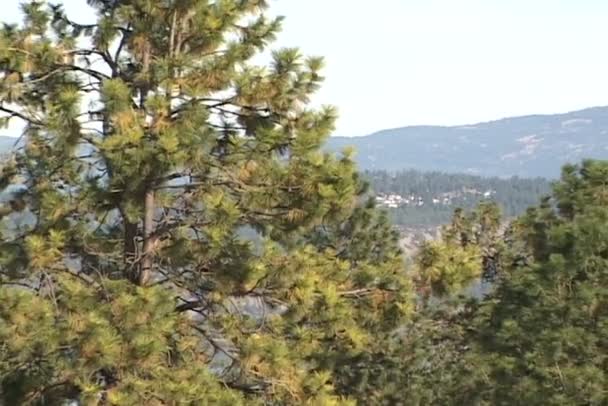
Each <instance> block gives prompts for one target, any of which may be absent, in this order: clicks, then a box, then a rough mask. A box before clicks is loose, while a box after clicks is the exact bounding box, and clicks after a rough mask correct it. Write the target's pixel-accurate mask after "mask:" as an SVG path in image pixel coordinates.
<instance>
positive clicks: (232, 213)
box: [0, 0, 410, 405]
mask: <svg viewBox="0 0 608 406" xmlns="http://www.w3.org/2000/svg"><path fill="white" fill-rule="evenodd" d="M87 3H88V6H90V7H91V9H92V12H93V13H94V15H95V20H94V21H93V22H86V23H81V22H78V21H77V20H76V19H74V18H72V16H68V15H67V14H66V13H65V11H64V9H63V8H62V6H61V5H60V4H57V5H54V4H46V3H43V2H41V1H29V2H26V3H25V4H24V5H23V13H24V19H23V23H22V24H19V25H4V26H3V27H2V29H1V30H0V113H1V115H2V123H3V124H5V125H6V124H13V123H18V124H20V125H21V126H22V128H23V135H22V139H21V143H20V146H21V147H20V148H19V149H18V150H17V151H16V152H15V154H14V155H13V156H12V157H11V158H10V159H9V160H7V161H6V162H4V163H3V164H2V168H1V175H0V188H2V190H3V191H5V192H6V191H10V193H11V198H10V199H9V200H8V201H7V202H6V204H4V205H3V206H2V209H1V210H0V215H1V217H2V228H1V229H0V230H1V233H0V283H1V286H0V300H1V303H2V306H1V307H0V342H1V343H2V344H0V383H1V386H0V388H1V389H0V399H3V400H4V401H5V402H6V403H8V404H59V403H61V402H63V401H66V400H70V399H72V400H79V401H80V402H81V403H83V404H116V405H131V404H149V405H153V404H227V405H233V404H239V403H247V404H255V403H265V404H303V403H307V402H308V403H310V404H336V403H340V402H342V401H343V402H349V399H348V390H347V388H345V387H344V386H343V385H341V384H340V379H339V371H340V370H341V368H344V367H346V366H347V363H349V362H350V360H352V359H354V358H355V357H361V356H362V354H364V353H365V352H366V351H368V350H369V347H368V346H369V345H370V344H371V343H374V342H376V341H377V340H378V339H379V338H382V337H384V336H385V335H388V334H389V333H390V332H391V331H392V330H393V329H394V328H396V327H397V326H398V325H399V323H400V322H401V321H402V320H403V319H404V318H405V317H406V316H407V315H408V313H409V310H410V298H409V287H408V284H407V283H406V281H405V280H404V279H403V276H402V275H401V274H402V273H401V267H402V261H401V259H400V253H399V250H398V249H397V248H396V243H395V242H396V241H395V236H394V234H392V233H390V232H389V231H388V230H389V225H388V224H387V223H386V221H385V220H383V219H382V218H381V217H380V218H379V217H378V216H377V214H375V212H374V209H373V208H372V207H366V206H362V205H361V203H362V202H361V201H360V197H359V196H360V195H361V193H362V192H363V189H362V184H361V181H360V180H359V178H358V176H357V173H356V168H355V166H354V164H353V162H352V161H351V159H350V157H349V156H348V154H346V155H344V156H342V157H334V156H333V155H328V154H323V153H321V152H320V146H321V144H322V143H323V141H324V140H325V139H326V137H327V136H328V135H329V133H330V132H331V130H332V128H333V123H334V120H335V112H334V110H333V109H332V108H322V109H320V110H314V109H311V108H309V107H307V103H308V101H309V99H310V97H311V95H312V94H313V93H314V92H315V91H316V90H317V89H318V88H319V86H320V84H321V82H322V76H321V75H320V69H321V68H322V65H323V62H322V59H320V58H304V57H302V56H301V55H300V52H299V51H298V50H297V49H282V50H277V51H274V52H272V54H271V62H270V64H269V66H266V67H263V66H256V65H254V64H253V63H252V62H251V59H252V58H253V57H254V56H255V55H257V54H258V53H259V52H261V51H263V50H265V49H267V48H268V46H269V44H270V43H271V42H272V40H273V39H274V38H275V36H276V34H277V32H278V31H279V28H280V23H281V19H271V18H267V17H266V16H265V10H266V8H267V6H268V4H267V2H266V1H264V0H216V1H210V0H161V1H158V0H89V1H87ZM82 6H83V8H84V7H85V6H86V5H85V3H84V2H83V4H82ZM358 206H359V207H358ZM357 207H358V208H357ZM361 230H374V233H373V234H372V236H371V238H374V239H375V240H374V241H373V243H374V244H373V247H374V249H372V250H370V251H366V250H365V249H364V248H365V247H366V246H370V247H371V246H372V245H369V243H370V241H371V240H368V242H367V243H366V242H364V241H363V242H361V241H359V240H360V239H362V238H363V235H364V233H363V232H362V231H361ZM383 230H384V231H383ZM321 236H322V238H321ZM351 237H353V238H355V241H350V239H351ZM383 239H385V240H386V244H384V242H383ZM357 241H359V242H357ZM366 244H368V245H366ZM383 246H386V247H387V248H386V250H383V248H382V247H383ZM345 250H346V251H345ZM350 367H352V366H350Z"/></svg>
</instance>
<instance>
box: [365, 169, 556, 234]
mask: <svg viewBox="0 0 608 406" xmlns="http://www.w3.org/2000/svg"><path fill="white" fill-rule="evenodd" d="M365 176H366V178H368V179H369V181H370V184H371V188H372V189H373V191H374V192H375V193H377V194H385V195H386V194H399V195H401V196H404V197H407V196H412V195H413V196H415V197H416V199H417V198H418V197H420V198H421V199H422V200H423V201H424V205H423V206H416V205H409V206H408V205H404V206H402V207H399V208H393V209H389V213H390V218H391V220H392V221H393V222H394V224H395V225H398V226H402V227H429V226H438V225H442V224H445V223H448V222H449V221H450V219H451V218H452V214H453V212H454V210H455V207H461V208H463V209H465V210H473V209H475V207H476V206H477V205H478V204H480V203H482V202H483V201H484V200H486V201H487V200H490V201H492V202H495V203H496V204H497V205H498V207H499V208H500V209H501V212H502V213H503V215H504V216H505V217H507V218H514V217H517V216H519V215H521V214H523V213H524V212H525V211H526V209H527V208H528V207H530V206H533V205H535V204H536V203H537V202H538V200H539V199H540V198H541V197H542V196H544V195H547V194H549V193H550V191H551V184H550V182H549V181H548V180H546V179H542V178H536V179H524V178H518V177H512V178H509V179H503V178H497V177H489V178H485V177H480V176H473V175H466V174H448V173H441V172H420V171H416V170H406V171H398V172H394V173H391V172H387V171H367V172H365ZM485 192H493V194H492V195H491V196H490V197H489V198H486V197H484V195H483V193H485ZM445 198H448V199H449V204H444V199H445ZM433 199H437V200H439V202H438V203H433Z"/></svg>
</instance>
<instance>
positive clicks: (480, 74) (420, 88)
mask: <svg viewBox="0 0 608 406" xmlns="http://www.w3.org/2000/svg"><path fill="white" fill-rule="evenodd" d="M270 2H271V4H272V6H271V11H272V13H273V14H280V15H284V16H285V17H286V21H285V24H284V29H283V33H282V34H281V35H280V37H279V40H278V42H277V43H276V46H298V47H300V48H301V49H302V51H303V53H305V54H312V55H322V56H325V57H326V61H327V68H326V70H325V76H326V77H327V80H326V83H325V85H324V87H323V90H322V91H321V92H320V93H319V94H318V96H317V97H316V99H315V102H316V103H322V104H333V105H335V106H337V107H338V109H339V112H340V121H339V123H338V130H337V131H336V134H337V135H364V134H367V133H370V132H373V131H376V130H380V129H383V128H390V127H398V126H403V125H411V124H440V125H451V124H466V123H473V122H478V121H483V120H491V119H496V118H502V117H506V116H512V115H521V114H531V113H556V112H566V111H569V110H575V109H579V108H584V107H590V106H595V105H608V1H606V0H374V1H370V0H270ZM2 3H3V4H2V7H3V11H2V17H1V18H0V19H3V20H16V19H17V16H18V2H17V1H16V0H4V1H2ZM64 3H65V4H66V8H67V10H68V11H69V12H70V15H71V16H73V17H77V15H78V14H79V13H84V10H85V9H84V8H83V7H82V6H81V4H84V3H85V0H65V1H64ZM88 17H89V18H90V16H88Z"/></svg>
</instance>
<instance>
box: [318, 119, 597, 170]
mask: <svg viewBox="0 0 608 406" xmlns="http://www.w3.org/2000/svg"><path fill="white" fill-rule="evenodd" d="M380 125H381V124H380ZM606 128H608V107H594V108H589V109H585V110H580V111H574V112H570V113H565V114H553V115H532V116H525V117H509V118H504V119H501V120H495V121H490V122H486V123H477V124H471V125H463V126H454V127H441V126H413V127H402V128H394V129H388V130H382V131H378V132H377V133H374V134H371V135H368V136H364V137H331V138H330V139H329V140H328V141H327V146H326V148H327V149H328V150H331V151H341V150H342V149H343V148H345V147H347V146H352V147H354V149H355V150H356V151H357V155H356V160H357V163H358V164H359V166H360V167H361V168H363V169H367V170H389V171H398V170H402V169H416V170H419V171H441V172H450V173H469V174H472V175H480V176H500V177H503V176H521V177H526V178H533V177H537V176H542V177H546V178H552V179H554V178H556V177H558V176H559V168H560V167H561V166H562V165H564V164H567V163H575V162H578V161H580V160H581V159H583V158H597V159H606V158H608V137H607V135H608V130H607V129H606Z"/></svg>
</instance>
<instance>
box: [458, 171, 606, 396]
mask: <svg viewBox="0 0 608 406" xmlns="http://www.w3.org/2000/svg"><path fill="white" fill-rule="evenodd" d="M607 170H608V163H606V162H599V161H585V162H583V164H582V165H581V166H567V167H565V168H564V170H563V175H562V179H561V181H560V182H558V183H557V184H556V185H555V187H554V193H553V196H552V200H551V201H550V202H546V203H544V204H543V205H541V206H540V207H539V208H537V209H533V210H530V211H529V212H528V213H527V214H526V215H525V216H523V217H522V218H521V219H520V220H519V221H518V223H517V232H518V233H520V234H521V236H522V237H521V238H522V239H523V240H524V241H525V242H526V245H525V248H526V250H527V252H523V253H521V255H522V256H524V257H527V258H528V260H527V263H524V264H522V265H516V266H513V267H512V268H511V269H510V270H509V273H508V276H506V277H505V278H504V280H503V281H501V283H500V284H499V285H498V288H497V290H496V292H495V293H494V294H493V295H492V296H491V297H490V298H489V299H488V300H486V301H484V302H482V303H481V305H480V307H479V309H477V310H476V312H475V319H474V323H475V331H476V334H474V335H473V336H472V339H473V343H474V349H473V351H472V352H471V354H470V355H469V356H468V358H467V365H469V368H470V370H469V373H470V374H471V375H472V377H471V378H470V379H471V381H472V385H471V390H470V391H467V392H464V393H463V396H464V397H466V398H468V399H477V401H478V402H481V403H484V404H496V403H502V404H508V403H514V402H517V403H526V404H555V405H562V404H563V405H566V404H604V403H605V402H606V399H607V397H606V392H605V388H606V386H607V385H608V381H607V377H606V373H605V371H606V366H607V364H606V362H607V360H606V356H605V354H607V353H608V352H607V350H608V348H607V347H606V343H607V342H608V341H607V338H608V328H607V326H608V324H607V322H608V312H606V309H607V307H606V303H608V296H607V290H606V286H608V280H607V279H606V272H605V269H606V265H607V262H606V261H607V256H606V249H605V247H606V244H607V242H608V234H607V233H606V226H607V221H608V205H607V203H608V200H606V199H607V196H608V194H607V189H606V183H605V180H606V175H607V173H608V172H607ZM547 203H548V204H547Z"/></svg>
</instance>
